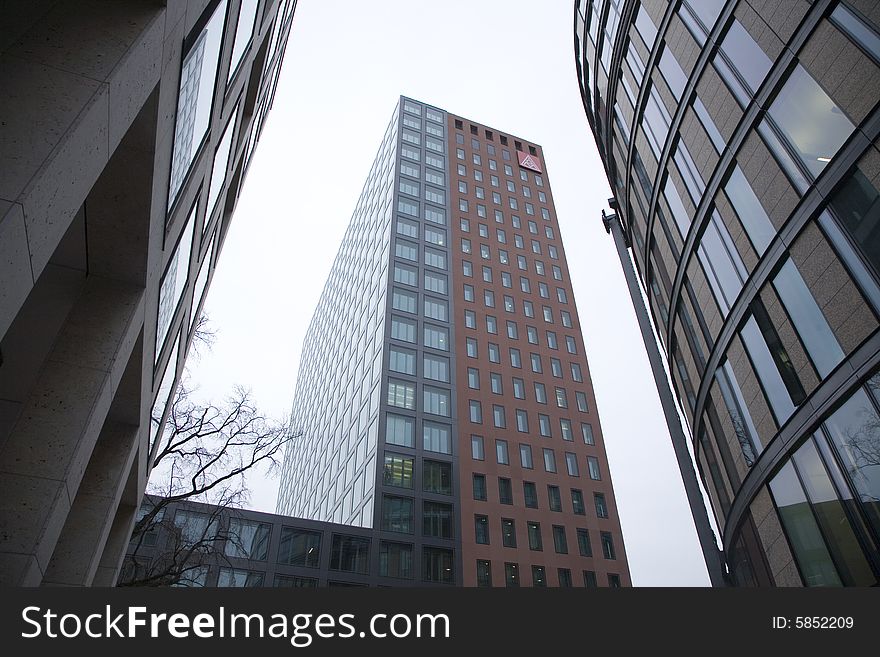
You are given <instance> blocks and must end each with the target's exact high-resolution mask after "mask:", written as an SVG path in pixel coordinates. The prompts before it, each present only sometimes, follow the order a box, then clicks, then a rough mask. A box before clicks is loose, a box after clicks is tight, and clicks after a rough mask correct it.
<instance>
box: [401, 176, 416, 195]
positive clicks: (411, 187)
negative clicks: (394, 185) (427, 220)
mask: <svg viewBox="0 0 880 657" xmlns="http://www.w3.org/2000/svg"><path fill="white" fill-rule="evenodd" d="M400 191H401V192H403V193H404V194H409V195H410V196H418V195H419V184H418V183H415V182H412V181H410V180H408V179H406V178H401V180H400Z"/></svg>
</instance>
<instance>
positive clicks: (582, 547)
mask: <svg viewBox="0 0 880 657" xmlns="http://www.w3.org/2000/svg"><path fill="white" fill-rule="evenodd" d="M577 541H578V552H579V553H580V555H581V556H582V557H592V556H593V548H592V546H591V545H590V532H589V530H587V529H581V528H578V530H577Z"/></svg>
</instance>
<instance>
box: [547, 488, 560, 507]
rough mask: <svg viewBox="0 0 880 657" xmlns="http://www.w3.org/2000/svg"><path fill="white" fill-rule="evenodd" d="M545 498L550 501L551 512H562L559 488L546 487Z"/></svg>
mask: <svg viewBox="0 0 880 657" xmlns="http://www.w3.org/2000/svg"><path fill="white" fill-rule="evenodd" d="M547 497H548V499H549V501H550V510H551V511H562V495H561V494H560V493H559V486H547Z"/></svg>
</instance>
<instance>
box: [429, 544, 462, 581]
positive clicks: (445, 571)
mask: <svg viewBox="0 0 880 657" xmlns="http://www.w3.org/2000/svg"><path fill="white" fill-rule="evenodd" d="M422 564H423V569H422V579H424V581H426V582H437V583H440V584H454V583H455V571H454V570H453V568H454V567H455V563H454V557H453V553H452V550H447V549H445V548H437V547H425V548H422Z"/></svg>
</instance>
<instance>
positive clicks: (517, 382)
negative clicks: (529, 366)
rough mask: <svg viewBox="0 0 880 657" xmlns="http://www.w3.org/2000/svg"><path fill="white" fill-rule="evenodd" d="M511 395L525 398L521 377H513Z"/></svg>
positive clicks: (523, 383)
mask: <svg viewBox="0 0 880 657" xmlns="http://www.w3.org/2000/svg"><path fill="white" fill-rule="evenodd" d="M513 396H514V397H516V398H517V399H525V398H526V386H525V382H524V381H523V380H522V379H517V378H514V379H513Z"/></svg>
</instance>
